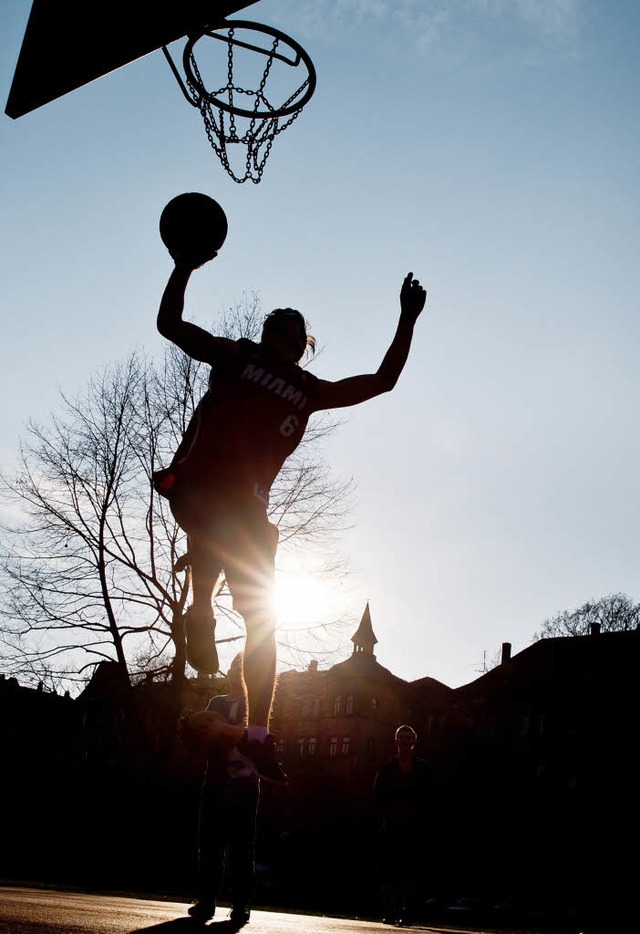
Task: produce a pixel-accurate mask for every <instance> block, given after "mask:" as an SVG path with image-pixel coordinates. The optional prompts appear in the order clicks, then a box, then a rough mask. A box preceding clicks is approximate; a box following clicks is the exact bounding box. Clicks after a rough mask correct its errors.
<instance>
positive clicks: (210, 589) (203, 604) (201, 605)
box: [170, 488, 222, 674]
mask: <svg viewBox="0 0 640 934" xmlns="http://www.w3.org/2000/svg"><path fill="white" fill-rule="evenodd" d="M205 502H206V500H205V497H204V496H203V495H202V492H201V491H199V490H197V489H195V488H187V489H186V490H185V489H179V490H177V491H176V493H175V494H174V495H173V497H172V498H171V500H170V505H171V512H172V513H173V517H174V519H175V520H176V522H177V523H178V525H179V526H180V528H181V529H183V530H184V531H185V532H186V533H187V536H188V551H187V554H186V555H185V556H184V557H183V558H181V559H180V560H179V561H178V564H177V566H176V570H184V569H185V567H186V566H189V567H190V568H191V595H192V604H191V606H190V607H189V609H188V611H187V613H186V616H185V627H184V628H185V636H186V642H187V661H188V662H189V664H190V665H191V667H192V668H195V669H196V671H202V672H204V673H205V674H216V672H217V671H218V668H219V665H218V652H217V650H216V645H215V625H216V621H215V616H214V613H213V597H214V593H215V591H216V588H217V587H218V582H219V579H220V574H221V571H222V563H221V558H220V555H219V552H218V549H217V545H216V540H215V535H214V534H213V532H214V529H213V528H210V527H209V525H207V524H206V522H207V521H208V515H209V512H210V510H209V509H207V508H205Z"/></svg>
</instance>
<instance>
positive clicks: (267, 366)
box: [171, 338, 318, 506]
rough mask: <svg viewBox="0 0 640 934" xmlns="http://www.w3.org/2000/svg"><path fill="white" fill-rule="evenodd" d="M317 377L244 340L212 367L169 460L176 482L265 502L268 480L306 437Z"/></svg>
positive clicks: (252, 342)
mask: <svg viewBox="0 0 640 934" xmlns="http://www.w3.org/2000/svg"><path fill="white" fill-rule="evenodd" d="M317 386H318V379H317V377H315V376H314V375H313V374H312V373H309V372H307V371H306V370H303V369H301V367H299V366H297V365H296V364H294V363H289V362H286V361H282V360H280V359H279V358H278V357H276V356H274V355H273V354H271V353H270V352H269V351H268V350H266V349H265V348H264V347H262V345H260V344H256V343H255V342H254V341H250V340H247V339H245V338H241V339H240V340H238V341H236V342H235V349H234V351H233V352H232V353H231V354H230V355H229V356H228V357H226V358H225V359H224V360H223V361H222V362H221V363H220V364H216V365H215V367H213V368H212V371H211V376H210V379H209V389H208V390H207V392H206V394H205V395H204V397H203V398H202V400H201V401H200V403H199V404H198V406H197V408H196V410H195V412H194V415H193V418H192V420H191V422H190V424H189V427H188V428H187V431H186V432H185V436H184V438H183V441H182V443H181V444H180V447H179V448H178V451H177V452H176V455H175V457H174V459H173V462H172V465H171V470H172V471H173V472H174V473H175V475H176V481H177V483H178V484H182V483H183V482H185V483H189V484H193V485H196V486H198V487H200V488H205V489H211V490H213V489H215V488H218V489H220V490H221V491H224V492H226V493H234V494H239V495H250V496H257V497H258V498H259V499H261V500H262V501H263V503H264V505H265V506H266V505H267V503H268V496H269V491H270V489H271V486H272V484H273V481H274V480H275V478H276V476H277V475H278V473H279V471H280V468H281V467H282V465H283V464H284V462H285V460H286V459H287V457H289V455H290V454H292V453H293V451H295V449H296V448H297V446H298V445H299V443H300V441H301V440H302V437H303V435H304V432H305V429H306V427H307V422H308V420H309V416H310V414H311V413H312V412H313V411H314V407H313V400H314V396H315V393H316V390H317Z"/></svg>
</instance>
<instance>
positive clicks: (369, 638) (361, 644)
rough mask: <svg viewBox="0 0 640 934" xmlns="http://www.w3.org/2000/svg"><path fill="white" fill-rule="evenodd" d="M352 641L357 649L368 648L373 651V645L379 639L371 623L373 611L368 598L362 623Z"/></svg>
mask: <svg viewBox="0 0 640 934" xmlns="http://www.w3.org/2000/svg"><path fill="white" fill-rule="evenodd" d="M351 641H352V642H353V644H354V646H355V647H356V649H358V648H359V649H368V650H369V651H370V652H372V651H373V647H374V645H375V644H376V642H377V641H378V640H377V639H376V636H375V633H374V631H373V626H372V625H371V612H370V610H369V601H368V600H367V605H366V607H365V608H364V613H363V614H362V619H361V620H360V625H359V626H358V628H357V629H356V631H355V632H354V634H353V635H352V636H351Z"/></svg>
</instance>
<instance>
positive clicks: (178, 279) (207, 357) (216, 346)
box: [157, 262, 234, 363]
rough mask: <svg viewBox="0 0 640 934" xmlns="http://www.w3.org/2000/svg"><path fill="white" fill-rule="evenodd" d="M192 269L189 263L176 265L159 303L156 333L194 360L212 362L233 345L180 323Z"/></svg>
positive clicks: (190, 325) (188, 324)
mask: <svg viewBox="0 0 640 934" xmlns="http://www.w3.org/2000/svg"><path fill="white" fill-rule="evenodd" d="M193 268H194V267H193V266H192V264H190V263H179V262H178V263H176V265H175V267H174V269H173V272H172V273H171V275H170V276H169V281H168V282H167V284H166V286H165V289H164V292H163V295H162V299H161V301H160V307H159V309H158V318H157V324H158V330H159V331H160V333H161V334H162V336H163V337H166V338H167V340H170V341H172V343H174V344H176V345H177V346H178V347H179V348H180V349H181V350H184V352H185V353H186V354H188V355H189V356H190V357H193V359H194V360H201V361H202V362H203V363H214V362H215V361H216V360H217V359H220V357H221V356H224V355H225V354H227V353H228V352H229V351H230V350H231V348H232V347H233V345H234V344H233V341H231V340H229V339H228V338H226V337H214V335H213V334H210V333H209V331H205V329H204V328H201V327H199V326H198V325H197V324H191V322H189V321H184V320H183V318H182V313H183V311H184V295H185V291H186V288H187V283H188V282H189V278H190V276H191V273H192V272H193Z"/></svg>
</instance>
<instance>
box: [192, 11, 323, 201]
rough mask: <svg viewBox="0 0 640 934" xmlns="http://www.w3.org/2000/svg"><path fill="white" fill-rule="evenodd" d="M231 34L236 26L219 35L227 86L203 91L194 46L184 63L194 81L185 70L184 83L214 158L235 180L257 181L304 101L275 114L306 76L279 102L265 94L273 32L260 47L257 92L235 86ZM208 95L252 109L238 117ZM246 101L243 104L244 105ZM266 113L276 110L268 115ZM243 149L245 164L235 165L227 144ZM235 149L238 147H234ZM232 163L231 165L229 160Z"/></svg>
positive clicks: (297, 93) (295, 95) (302, 88)
mask: <svg viewBox="0 0 640 934" xmlns="http://www.w3.org/2000/svg"><path fill="white" fill-rule="evenodd" d="M234 35H235V30H234V28H233V27H230V28H229V30H228V34H227V37H218V38H223V39H224V40H225V41H226V42H227V48H228V53H227V84H226V85H223V86H222V87H219V88H217V89H216V90H214V91H207V92H206V96H204V94H203V89H204V82H203V81H202V76H201V74H200V71H199V69H198V65H197V63H196V60H195V56H194V53H193V49H192V50H191V53H190V56H189V63H190V66H191V69H192V72H193V77H194V78H195V80H196V82H197V83H194V81H193V80H192V79H191V78H190V77H189V75H188V74H187V84H188V86H189V90H190V91H191V93H192V95H193V97H194V100H195V103H196V106H197V107H198V110H199V111H200V113H201V115H202V119H203V121H204V126H205V130H206V133H207V137H208V139H209V142H210V143H211V147H212V148H213V150H214V152H215V153H216V155H217V156H218V159H219V160H220V162H221V163H222V165H223V167H224V169H225V171H226V172H227V174H228V175H230V177H231V178H232V179H233V180H234V181H235V182H238V183H240V184H242V183H243V182H246V181H248V180H251V181H252V182H253V183H254V184H256V185H257V184H258V183H259V182H260V180H261V179H262V174H263V172H264V168H265V165H266V162H267V159H268V158H269V155H270V153H271V147H272V146H273V143H274V140H275V138H276V136H279V134H280V133H283V132H284V131H285V130H286V129H287V127H290V126H291V124H292V123H293V122H294V120H296V119H297V118H298V117H299V116H300V114H301V112H302V108H303V106H304V103H302V104H301V105H300V107H299V108H298V109H297V110H295V111H294V112H293V113H291V114H287V115H286V116H280V115H278V112H279V111H282V110H285V109H287V108H288V107H290V106H292V105H293V103H294V101H295V100H296V98H298V97H300V96H301V95H302V94H303V92H304V91H305V90H306V89H307V87H308V86H309V82H310V80H311V79H310V76H309V75H307V77H306V79H305V80H304V81H303V82H302V84H301V85H300V86H299V87H298V88H297V89H296V90H295V91H294V92H293V94H291V95H290V96H289V97H288V98H287V100H286V101H284V103H281V104H278V105H275V104H273V103H272V102H270V101H269V99H268V97H267V89H266V88H267V81H268V79H269V75H270V73H271V68H272V65H273V62H274V59H275V58H277V57H279V56H278V55H277V52H278V46H279V44H280V39H279V38H278V37H277V36H276V37H274V39H273V44H272V46H271V49H269V50H266V49H265V50H264V51H265V55H266V58H267V61H266V65H265V68H264V71H263V73H262V78H261V79H260V84H259V87H258V89H257V90H251V89H248V88H244V87H240V86H239V85H236V84H235V83H234V71H233V68H234V61H233V49H234V42H233V39H234ZM210 98H216V99H218V100H223V101H224V102H225V103H226V105H227V106H228V107H230V108H238V109H240V110H245V111H252V115H251V116H243V115H239V114H237V113H234V112H233V110H224V109H221V108H220V107H218V106H216V105H215V104H213V103H212V102H211V100H210ZM247 101H248V103H247ZM270 114H275V115H274V116H271V115H270ZM241 146H245V147H246V158H245V162H244V166H243V167H242V166H241V163H240V167H239V166H238V163H239V162H240V160H238V159H234V153H233V152H232V151H231V150H230V147H241ZM238 151H239V150H238ZM233 162H235V163H236V165H235V167H234V165H233V164H232V163H233Z"/></svg>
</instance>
